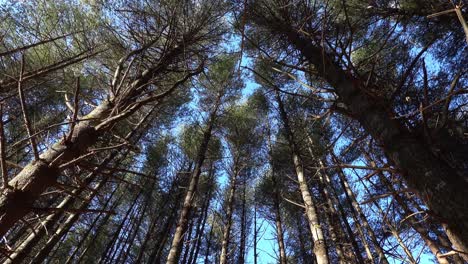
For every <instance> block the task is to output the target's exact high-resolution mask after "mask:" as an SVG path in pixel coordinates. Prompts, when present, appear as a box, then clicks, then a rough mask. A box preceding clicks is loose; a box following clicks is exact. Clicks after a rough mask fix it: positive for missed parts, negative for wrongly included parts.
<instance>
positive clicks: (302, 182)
mask: <svg viewBox="0 0 468 264" xmlns="http://www.w3.org/2000/svg"><path fill="white" fill-rule="evenodd" d="M275 94H276V101H277V103H278V108H279V112H280V116H281V120H282V122H283V126H284V133H285V136H286V138H287V139H288V143H289V146H290V148H291V152H292V157H293V164H294V167H295V169H296V174H297V180H298V182H299V189H300V191H301V195H302V199H303V201H304V205H305V212H306V216H307V220H308V222H309V228H310V231H311V232H312V238H313V241H314V253H315V257H316V259H317V263H318V264H325V263H329V261H328V253H327V245H326V244H325V238H324V235H323V230H322V227H321V226H320V221H319V216H318V214H317V211H316V209H315V203H314V199H313V198H312V195H311V194H310V191H309V186H308V185H307V181H306V179H305V177H304V169H303V167H302V161H301V158H300V155H299V151H298V148H297V146H296V144H297V143H296V142H295V139H294V135H293V133H292V130H291V127H290V126H289V120H288V116H287V114H286V111H285V110H284V106H283V102H282V101H281V97H280V94H279V91H278V89H275Z"/></svg>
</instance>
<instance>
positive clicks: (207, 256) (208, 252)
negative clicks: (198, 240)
mask: <svg viewBox="0 0 468 264" xmlns="http://www.w3.org/2000/svg"><path fill="white" fill-rule="evenodd" d="M214 221H215V219H214V216H213V222H212V223H211V228H210V234H209V235H208V237H207V239H206V252H205V262H204V263H205V264H209V263H211V262H210V249H211V240H212V239H213V233H214Z"/></svg>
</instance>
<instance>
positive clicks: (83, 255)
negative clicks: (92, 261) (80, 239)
mask: <svg viewBox="0 0 468 264" xmlns="http://www.w3.org/2000/svg"><path fill="white" fill-rule="evenodd" d="M122 199H123V194H121V195H120V196H119V198H117V200H116V201H115V202H114V203H113V204H112V207H111V211H113V210H115V209H116V208H117V206H119V205H120V202H121V200H122ZM110 217H111V214H106V216H105V217H104V218H103V219H102V220H101V223H100V224H99V226H98V227H97V228H96V231H95V233H94V236H93V237H92V239H91V240H90V241H89V242H88V246H87V247H86V248H85V249H84V250H83V252H81V254H80V256H79V257H78V259H77V261H76V263H81V260H82V259H83V258H84V257H85V256H86V253H87V252H88V250H89V249H90V248H91V247H93V246H94V242H95V241H96V240H97V238H98V236H99V234H100V233H101V230H102V229H103V228H104V227H105V226H106V224H107V222H108V221H109V219H110Z"/></svg>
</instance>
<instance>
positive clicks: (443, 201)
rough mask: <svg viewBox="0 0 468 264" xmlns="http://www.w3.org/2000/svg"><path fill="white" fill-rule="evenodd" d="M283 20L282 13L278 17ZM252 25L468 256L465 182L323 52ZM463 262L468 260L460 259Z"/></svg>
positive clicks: (286, 29)
mask: <svg viewBox="0 0 468 264" xmlns="http://www.w3.org/2000/svg"><path fill="white" fill-rule="evenodd" d="M283 14H284V13H283ZM255 19H256V22H257V23H258V24H260V25H262V26H264V27H266V28H269V29H270V30H271V31H272V33H273V34H278V35H282V36H284V37H285V38H286V39H287V40H288V41H289V43H291V45H292V46H294V47H295V48H296V49H297V50H298V51H299V52H300V53H301V54H302V56H304V57H305V59H306V60H307V61H308V62H309V63H311V64H312V65H314V66H315V68H316V69H317V72H318V74H319V75H320V76H321V77H322V78H324V79H325V80H326V81H327V82H328V83H329V84H330V85H331V86H333V87H334V88H335V91H336V93H337V95H338V96H339V98H340V100H341V101H342V102H343V103H344V104H345V105H346V107H347V109H348V111H349V112H350V113H351V115H352V116H354V117H355V119H356V120H358V121H359V122H360V124H361V125H362V126H363V128H364V129H365V130H366V131H368V132H369V133H370V134H371V135H372V137H373V138H374V139H376V140H377V141H378V142H379V143H380V144H381V146H382V147H383V149H384V150H385V153H386V155H387V157H388V159H389V160H390V161H391V162H392V163H393V165H394V166H395V167H396V168H398V170H399V173H401V174H402V175H403V177H404V179H405V180H406V182H407V183H408V185H409V187H411V188H413V189H415V190H417V191H418V195H419V197H420V198H421V199H422V200H423V201H425V203H426V204H427V205H428V207H429V208H430V209H431V211H432V214H433V215H434V216H435V217H437V218H438V219H439V220H440V222H441V223H443V224H445V225H446V226H447V234H448V236H449V238H450V240H451V241H452V243H453V244H454V245H455V247H456V248H457V249H458V250H460V251H464V252H468V195H466V190H468V181H467V180H466V175H461V173H460V172H458V171H457V170H456V169H454V168H452V167H451V166H450V165H449V164H448V163H447V162H446V161H444V160H443V159H441V158H440V157H438V156H437V155H436V154H434V153H433V152H432V151H431V149H430V147H429V146H428V144H426V142H424V140H423V137H421V135H420V134H419V133H418V132H410V131H409V130H408V129H407V128H406V127H405V126H404V125H403V124H402V123H400V122H399V121H398V120H397V119H395V118H394V114H393V112H392V111H391V109H390V108H389V103H388V102H386V101H383V100H381V99H380V98H376V97H373V96H371V95H370V94H368V93H366V92H365V90H366V88H365V82H363V81H361V80H359V79H356V78H355V77H353V76H352V75H350V74H348V73H346V72H345V71H344V70H343V69H342V68H341V67H340V66H339V65H338V63H336V62H335V61H334V60H333V59H332V56H330V55H329V54H327V52H326V50H324V48H321V47H318V46H316V45H314V43H313V42H312V41H311V40H310V38H308V37H306V36H304V35H303V34H301V33H300V32H299V31H298V30H296V29H294V28H292V27H291V26H290V24H289V22H288V19H289V18H287V14H286V15H285V17H283V18H274V19H272V20H262V19H261V18H258V19H257V18H255ZM465 258H466V260H468V255H466V256H465Z"/></svg>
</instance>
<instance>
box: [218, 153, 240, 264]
mask: <svg viewBox="0 0 468 264" xmlns="http://www.w3.org/2000/svg"><path fill="white" fill-rule="evenodd" d="M237 165H238V164H237V162H234V171H233V175H232V178H231V186H230V188H229V196H228V203H227V211H226V220H227V222H226V226H225V227H224V232H223V241H222V243H221V256H220V258H219V263H220V264H226V263H227V260H228V255H227V254H228V250H229V240H230V234H231V226H232V214H233V211H234V200H235V199H234V195H235V192H236V181H237V176H238V173H239V170H238V168H237Z"/></svg>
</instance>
